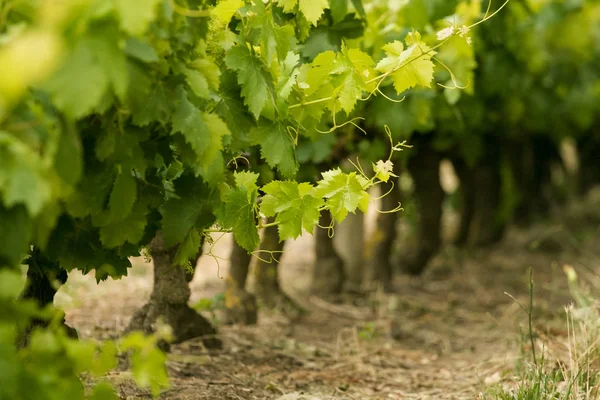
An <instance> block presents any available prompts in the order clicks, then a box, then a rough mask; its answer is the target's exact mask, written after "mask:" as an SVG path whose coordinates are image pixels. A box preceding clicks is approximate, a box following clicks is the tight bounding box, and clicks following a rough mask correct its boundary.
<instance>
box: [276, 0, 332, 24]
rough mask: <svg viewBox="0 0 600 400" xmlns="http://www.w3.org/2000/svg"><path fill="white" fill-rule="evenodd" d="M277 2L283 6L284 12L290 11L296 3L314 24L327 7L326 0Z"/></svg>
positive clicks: (287, 0)
mask: <svg viewBox="0 0 600 400" xmlns="http://www.w3.org/2000/svg"><path fill="white" fill-rule="evenodd" d="M277 4H279V5H280V6H281V7H283V11H285V12H292V11H293V10H294V8H295V7H296V5H297V4H298V8H299V9H300V12H302V14H304V16H305V17H306V19H307V20H308V21H309V22H310V23H311V24H313V25H314V26H317V22H318V21H319V19H320V18H321V16H322V15H323V12H324V11H325V9H326V8H329V3H328V2H327V0H277Z"/></svg>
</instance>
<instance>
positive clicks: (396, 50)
mask: <svg viewBox="0 0 600 400" xmlns="http://www.w3.org/2000/svg"><path fill="white" fill-rule="evenodd" d="M407 41H408V39H407ZM410 42H411V43H413V42H414V44H412V45H410V46H409V47H408V48H407V49H406V50H404V46H403V44H402V42H400V41H397V40H396V41H394V42H392V43H388V44H386V45H385V46H383V50H384V51H385V53H386V57H385V58H384V59H382V60H381V61H380V62H379V63H378V64H377V66H376V69H377V70H378V71H381V72H384V73H390V72H391V77H392V81H393V83H394V89H396V93H398V94H400V93H402V92H404V91H405V90H406V89H410V88H412V87H415V86H417V85H420V86H424V87H431V81H432V80H433V62H432V61H431V57H432V56H433V55H435V52H434V51H432V50H431V49H430V48H429V46H427V45H426V44H425V43H424V42H422V41H420V40H417V41H416V42H415V41H414V40H412V39H411V41H410Z"/></svg>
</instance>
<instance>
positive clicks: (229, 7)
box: [210, 0, 244, 24]
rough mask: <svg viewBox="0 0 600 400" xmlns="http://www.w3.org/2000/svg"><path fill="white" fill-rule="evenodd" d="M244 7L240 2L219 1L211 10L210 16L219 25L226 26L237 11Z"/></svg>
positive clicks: (230, 0) (238, 0)
mask: <svg viewBox="0 0 600 400" xmlns="http://www.w3.org/2000/svg"><path fill="white" fill-rule="evenodd" d="M243 6H244V2H243V1H242V0H221V1H219V2H218V3H217V5H216V6H215V7H214V8H213V9H212V10H211V12H210V13H211V15H212V17H213V18H215V19H216V20H217V21H219V22H220V23H221V24H228V23H229V21H231V18H233V16H234V15H235V13H236V12H237V10H239V9H240V8H241V7H243Z"/></svg>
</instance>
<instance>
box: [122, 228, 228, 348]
mask: <svg viewBox="0 0 600 400" xmlns="http://www.w3.org/2000/svg"><path fill="white" fill-rule="evenodd" d="M149 248H150V252H151V255H152V260H153V261H154V286H153V289H152V294H151V295H150V299H149V300H148V302H147V303H146V305H144V306H143V307H142V308H140V309H139V310H137V311H136V312H135V314H134V315H133V317H132V318H131V321H130V322H129V326H128V328H127V331H133V330H140V331H142V332H144V333H151V332H153V331H154V330H155V325H156V323H157V322H158V321H159V320H162V322H163V323H166V324H168V325H169V326H171V328H172V329H173V342H172V343H181V342H183V341H186V340H189V339H193V338H197V337H201V338H202V341H203V343H204V345H205V346H206V347H208V348H219V347H221V341H220V340H219V339H218V338H216V337H215V336H214V335H215V334H216V330H215V329H214V328H213V327H212V325H211V324H210V323H209V322H208V321H207V320H206V319H205V318H204V317H203V316H201V315H200V314H198V313H197V312H196V311H194V310H193V309H192V308H191V307H190V306H189V305H188V301H189V299H190V294H191V292H190V288H189V286H188V279H189V278H188V277H187V276H186V275H187V274H188V273H187V272H186V271H185V270H184V269H183V268H182V267H180V266H176V265H173V263H172V260H173V257H174V255H175V251H176V248H172V249H166V248H165V246H164V241H163V237H162V234H161V233H160V232H159V233H157V235H156V237H155V238H154V239H153V240H152V242H150V246H149ZM196 261H197V260H193V261H192V263H194V264H195V263H196ZM161 347H163V348H164V349H168V347H169V346H168V345H167V344H166V343H161Z"/></svg>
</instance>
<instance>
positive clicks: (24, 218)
mask: <svg viewBox="0 0 600 400" xmlns="http://www.w3.org/2000/svg"><path fill="white" fill-rule="evenodd" d="M32 232H33V221H32V220H31V218H30V217H29V215H27V210H26V209H25V207H24V206H22V205H17V206H15V207H12V208H8V209H7V208H5V207H3V206H2V204H0V241H1V243H2V246H0V266H11V267H12V266H18V265H19V264H20V263H21V261H22V258H23V256H24V255H25V253H27V249H28V248H29V243H30V240H31V235H32Z"/></svg>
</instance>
